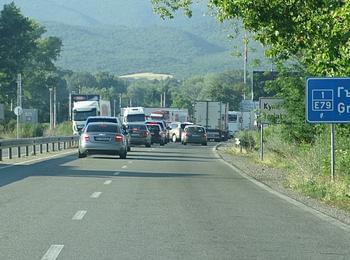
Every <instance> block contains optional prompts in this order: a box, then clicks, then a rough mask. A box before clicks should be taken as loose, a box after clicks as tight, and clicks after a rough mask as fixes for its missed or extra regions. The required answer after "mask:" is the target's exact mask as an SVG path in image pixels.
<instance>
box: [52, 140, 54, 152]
mask: <svg viewBox="0 0 350 260" xmlns="http://www.w3.org/2000/svg"><path fill="white" fill-rule="evenodd" d="M52 151H53V152H54V151H55V142H52Z"/></svg>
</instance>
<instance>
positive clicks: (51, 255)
mask: <svg viewBox="0 0 350 260" xmlns="http://www.w3.org/2000/svg"><path fill="white" fill-rule="evenodd" d="M63 247H64V245H51V246H50V248H49V249H48V250H47V252H46V254H45V255H44V256H43V257H42V258H41V260H55V259H56V258H57V257H58V255H59V254H60V253H61V251H62V249H63Z"/></svg>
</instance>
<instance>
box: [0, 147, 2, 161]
mask: <svg viewBox="0 0 350 260" xmlns="http://www.w3.org/2000/svg"><path fill="white" fill-rule="evenodd" d="M0 161H2V149H0Z"/></svg>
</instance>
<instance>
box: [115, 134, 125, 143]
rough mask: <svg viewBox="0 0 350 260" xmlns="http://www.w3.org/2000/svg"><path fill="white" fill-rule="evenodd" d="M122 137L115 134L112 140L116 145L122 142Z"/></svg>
mask: <svg viewBox="0 0 350 260" xmlns="http://www.w3.org/2000/svg"><path fill="white" fill-rule="evenodd" d="M123 138H124V137H123V135H121V134H117V135H116V136H115V137H114V140H115V141H116V142H117V143H120V142H123Z"/></svg>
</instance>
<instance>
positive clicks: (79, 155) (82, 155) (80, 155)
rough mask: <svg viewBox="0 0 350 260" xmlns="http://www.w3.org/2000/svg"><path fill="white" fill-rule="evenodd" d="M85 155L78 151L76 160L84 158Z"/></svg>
mask: <svg viewBox="0 0 350 260" xmlns="http://www.w3.org/2000/svg"><path fill="white" fill-rule="evenodd" d="M85 157H86V154H85V153H81V152H80V151H78V158H85Z"/></svg>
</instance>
